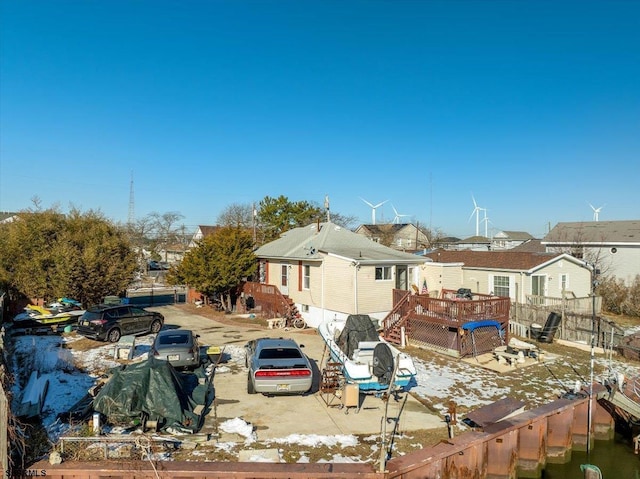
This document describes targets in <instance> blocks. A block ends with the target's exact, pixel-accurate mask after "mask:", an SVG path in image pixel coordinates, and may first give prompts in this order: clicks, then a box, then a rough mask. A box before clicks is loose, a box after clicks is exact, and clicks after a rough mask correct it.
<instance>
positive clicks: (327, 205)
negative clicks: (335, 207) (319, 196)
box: [324, 195, 331, 223]
mask: <svg viewBox="0 0 640 479" xmlns="http://www.w3.org/2000/svg"><path fill="white" fill-rule="evenodd" d="M324 209H325V210H326V212H327V223H331V214H330V213H329V195H325V197H324Z"/></svg>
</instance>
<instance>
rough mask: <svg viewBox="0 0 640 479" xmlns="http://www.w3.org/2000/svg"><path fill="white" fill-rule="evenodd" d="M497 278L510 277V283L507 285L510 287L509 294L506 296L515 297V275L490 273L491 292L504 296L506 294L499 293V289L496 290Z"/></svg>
mask: <svg viewBox="0 0 640 479" xmlns="http://www.w3.org/2000/svg"><path fill="white" fill-rule="evenodd" d="M496 278H507V279H508V281H509V285H508V286H507V287H508V288H509V294H508V295H507V296H506V297H509V298H511V299H514V294H515V281H514V279H513V276H511V275H508V274H491V275H489V287H490V291H491V294H494V295H496V296H504V295H499V294H498V293H497V291H496ZM501 287H504V286H503V285H501Z"/></svg>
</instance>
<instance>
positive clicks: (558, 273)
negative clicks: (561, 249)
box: [425, 250, 591, 303]
mask: <svg viewBox="0 0 640 479" xmlns="http://www.w3.org/2000/svg"><path fill="white" fill-rule="evenodd" d="M426 256H427V257H428V258H431V259H432V260H433V262H432V263H425V279H426V281H427V284H428V285H429V289H430V290H432V291H433V290H436V291H440V290H442V289H454V290H455V289H458V288H468V289H470V290H471V291H473V292H476V293H483V294H491V295H496V296H506V297H509V298H511V300H512V301H513V302H517V303H526V302H527V300H528V296H551V297H556V298H560V297H562V296H563V294H565V295H566V294H568V293H569V292H571V293H573V294H574V295H575V296H576V297H585V296H588V295H589V293H590V292H591V270H590V269H589V268H588V267H587V265H586V264H585V262H584V261H582V260H580V259H578V258H576V257H574V256H571V255H569V254H566V253H530V252H521V251H445V250H438V251H434V252H432V253H429V254H427V255H426Z"/></svg>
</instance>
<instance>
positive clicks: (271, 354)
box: [259, 348, 302, 359]
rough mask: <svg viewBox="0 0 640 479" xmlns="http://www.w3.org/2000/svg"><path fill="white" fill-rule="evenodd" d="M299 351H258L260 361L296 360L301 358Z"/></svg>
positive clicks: (290, 349) (288, 349) (287, 349)
mask: <svg viewBox="0 0 640 479" xmlns="http://www.w3.org/2000/svg"><path fill="white" fill-rule="evenodd" d="M301 357H302V355H301V354H300V351H299V350H297V349H294V348H269V349H263V350H262V351H260V356H259V358H260V359H297V358H301Z"/></svg>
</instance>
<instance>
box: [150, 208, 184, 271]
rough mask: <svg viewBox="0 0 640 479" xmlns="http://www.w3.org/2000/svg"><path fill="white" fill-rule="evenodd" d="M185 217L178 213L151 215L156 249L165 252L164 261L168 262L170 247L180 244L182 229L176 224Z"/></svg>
mask: <svg viewBox="0 0 640 479" xmlns="http://www.w3.org/2000/svg"><path fill="white" fill-rule="evenodd" d="M182 218H184V216H183V215H182V214H180V213H178V212H176V211H171V212H167V213H163V214H160V213H156V212H153V213H150V214H149V219H150V222H151V225H152V230H153V238H154V240H155V247H156V248H155V249H156V250H161V251H164V260H165V261H166V260H167V249H168V247H169V246H170V245H174V244H176V243H178V242H179V237H180V229H179V228H178V227H176V223H177V222H178V221H180V220H181V219H182Z"/></svg>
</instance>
